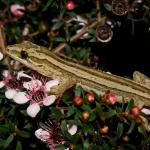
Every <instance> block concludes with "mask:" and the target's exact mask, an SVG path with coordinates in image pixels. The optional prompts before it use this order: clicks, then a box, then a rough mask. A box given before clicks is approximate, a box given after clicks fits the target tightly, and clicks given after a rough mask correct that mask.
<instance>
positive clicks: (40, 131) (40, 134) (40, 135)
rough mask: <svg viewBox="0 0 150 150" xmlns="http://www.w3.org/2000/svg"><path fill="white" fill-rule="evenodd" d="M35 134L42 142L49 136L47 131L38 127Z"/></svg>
mask: <svg viewBox="0 0 150 150" xmlns="http://www.w3.org/2000/svg"><path fill="white" fill-rule="evenodd" d="M35 136H36V137H37V138H38V139H40V140H41V141H43V142H46V141H47V140H48V139H49V138H50V134H49V132H48V131H46V130H43V129H42V128H39V129H37V130H36V131H35Z"/></svg>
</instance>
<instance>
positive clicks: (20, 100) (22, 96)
mask: <svg viewBox="0 0 150 150" xmlns="http://www.w3.org/2000/svg"><path fill="white" fill-rule="evenodd" d="M13 100H14V101H15V102H16V103H17V104H25V103H26V102H28V101H29V99H28V98H27V96H26V93H25V92H18V93H17V94H15V95H14V97H13Z"/></svg>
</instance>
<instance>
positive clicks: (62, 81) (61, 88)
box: [50, 75, 77, 97]
mask: <svg viewBox="0 0 150 150" xmlns="http://www.w3.org/2000/svg"><path fill="white" fill-rule="evenodd" d="M76 83H77V81H76V79H75V78H73V77H72V76H69V75H64V76H62V77H60V78H59V84H58V85H57V86H54V87H53V88H52V89H51V91H50V93H52V94H54V95H56V96H57V97H61V96H62V94H63V93H64V92H65V91H66V90H68V89H69V88H71V87H73V86H74V85H76Z"/></svg>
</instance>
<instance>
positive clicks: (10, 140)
mask: <svg viewBox="0 0 150 150" xmlns="http://www.w3.org/2000/svg"><path fill="white" fill-rule="evenodd" d="M13 139H14V136H13V134H11V135H10V136H9V137H8V138H7V139H6V141H5V144H4V148H7V147H8V146H9V145H10V144H11V142H12V141H13Z"/></svg>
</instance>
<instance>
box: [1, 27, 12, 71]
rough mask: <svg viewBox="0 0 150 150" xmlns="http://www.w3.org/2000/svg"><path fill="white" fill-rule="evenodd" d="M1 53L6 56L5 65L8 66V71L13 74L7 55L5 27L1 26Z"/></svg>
mask: <svg viewBox="0 0 150 150" xmlns="http://www.w3.org/2000/svg"><path fill="white" fill-rule="evenodd" d="M0 51H1V52H2V53H3V55H4V60H3V63H4V64H5V65H7V66H8V69H9V70H10V72H11V66H10V63H9V57H8V56H7V53H6V39H5V33H4V27H3V25H0Z"/></svg>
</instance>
